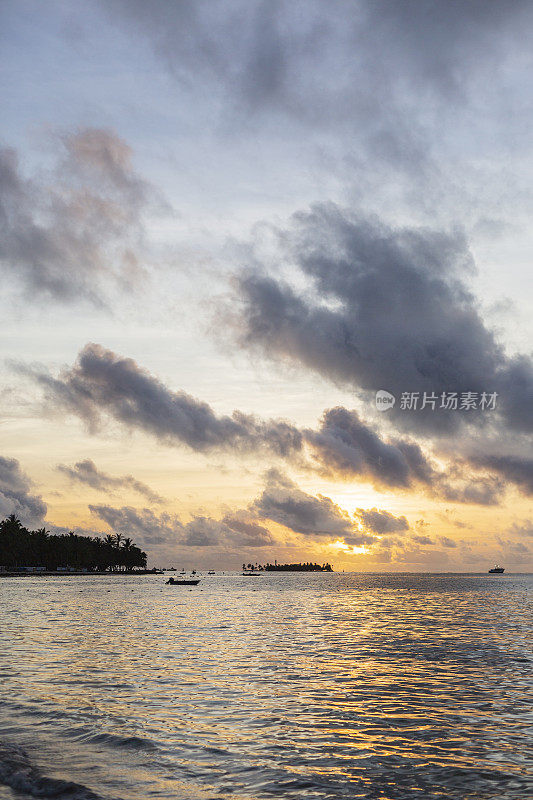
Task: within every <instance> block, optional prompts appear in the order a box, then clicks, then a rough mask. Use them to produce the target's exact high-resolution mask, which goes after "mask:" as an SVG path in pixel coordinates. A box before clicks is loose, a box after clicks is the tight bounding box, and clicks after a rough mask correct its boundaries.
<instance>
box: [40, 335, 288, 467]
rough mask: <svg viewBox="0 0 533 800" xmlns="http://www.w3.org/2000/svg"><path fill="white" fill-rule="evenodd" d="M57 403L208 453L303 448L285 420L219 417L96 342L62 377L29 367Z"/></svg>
mask: <svg viewBox="0 0 533 800" xmlns="http://www.w3.org/2000/svg"><path fill="white" fill-rule="evenodd" d="M24 371H25V372H26V373H27V374H30V375H31V376H32V377H33V378H34V379H35V380H36V381H37V382H38V383H39V384H40V385H41V386H42V387H43V388H44V389H45V392H46V394H47V396H48V397H49V399H50V400H51V402H52V403H53V404H54V405H55V406H59V407H62V408H64V409H66V410H67V411H69V412H71V413H73V414H76V415H77V416H79V417H81V418H82V419H83V420H84V421H85V422H86V423H87V425H88V426H89V428H90V429H91V430H96V429H97V428H98V426H99V425H100V423H101V421H102V417H104V416H105V415H107V416H108V417H111V418H113V419H115V420H117V421H119V422H121V423H123V424H125V425H127V426H128V427H130V428H132V429H137V430H142V431H145V432H147V433H150V434H152V435H154V436H156V437H157V438H158V439H160V440H162V441H165V442H169V443H170V442H171V443H181V444H184V445H187V446H188V447H190V448H191V449H192V450H196V451H199V452H207V451H210V450H214V449H225V448H231V449H234V450H237V451H238V450H242V451H249V450H254V449H261V448H265V449H266V450H269V451H270V452H272V453H275V454H277V455H280V456H287V455H291V454H292V453H294V452H297V451H298V450H300V449H301V446H302V435H301V433H300V432H299V431H298V430H297V429H296V428H294V427H293V426H292V425H290V424H288V423H286V422H283V421H282V420H273V421H268V422H264V421H261V420H259V419H257V418H256V417H254V416H252V415H247V414H243V413H242V412H240V411H234V412H233V414H232V415H231V416H216V414H215V413H214V412H213V410H212V409H211V408H210V406H209V405H208V404H207V403H204V402H202V401H200V400H198V399H196V398H194V397H192V396H191V395H188V394H186V393H185V392H181V391H178V392H174V391H171V390H170V389H168V388H167V387H166V386H165V385H164V384H163V383H162V382H161V381H159V380H158V379H157V378H155V377H154V376H152V375H150V373H148V372H147V371H146V370H144V369H142V368H141V367H139V365H138V364H137V363H136V362H135V361H134V360H133V359H131V358H123V357H121V356H119V355H117V354H116V353H113V352H111V351H110V350H105V349H104V348H103V347H100V346H99V345H96V344H88V345H86V347H84V348H83V350H82V351H81V352H80V354H79V356H78V360H77V362H76V364H75V365H74V366H73V367H72V368H71V369H66V370H64V371H63V373H62V374H61V375H60V377H59V378H54V377H52V376H51V375H50V374H48V373H47V372H44V371H40V370H37V369H28V368H25V369H24Z"/></svg>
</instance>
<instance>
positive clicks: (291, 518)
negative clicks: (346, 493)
mask: <svg viewBox="0 0 533 800" xmlns="http://www.w3.org/2000/svg"><path fill="white" fill-rule="evenodd" d="M250 510H251V511H252V512H253V513H255V514H257V516H259V517H262V518H264V519H271V520H273V521H274V522H277V523H278V524H280V525H283V526H284V527H286V528H289V529H290V530H292V531H294V532H295V533H301V534H303V535H304V536H309V537H313V538H323V537H326V538H329V539H335V538H340V539H343V540H344V541H345V542H346V543H347V544H350V545H360V544H371V543H372V542H374V541H375V537H373V536H370V535H368V534H365V533H362V532H361V531H359V530H358V528H357V525H356V523H355V522H354V520H353V519H352V518H351V517H350V515H349V514H348V513H347V512H346V511H344V510H343V509H341V508H340V507H339V506H337V505H336V504H335V503H334V502H333V501H332V500H331V499H330V498H329V497H324V496H322V495H318V496H317V497H315V496H314V495H310V494H307V493H306V492H303V491H302V490H301V489H299V488H298V486H297V485H296V484H295V483H294V482H293V481H291V480H290V479H289V478H287V477H286V476H285V475H283V474H282V473H280V472H279V471H277V470H269V472H268V474H267V483H266V487H265V489H264V491H263V492H262V493H261V495H260V496H259V497H258V498H257V499H256V500H255V501H254V502H253V503H252V504H251V506H250Z"/></svg>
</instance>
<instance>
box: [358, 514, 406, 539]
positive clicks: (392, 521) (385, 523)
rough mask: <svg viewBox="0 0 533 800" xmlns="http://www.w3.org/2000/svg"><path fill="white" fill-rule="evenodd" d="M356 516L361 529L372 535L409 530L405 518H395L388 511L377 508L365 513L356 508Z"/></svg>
mask: <svg viewBox="0 0 533 800" xmlns="http://www.w3.org/2000/svg"><path fill="white" fill-rule="evenodd" d="M356 515H357V517H358V519H359V520H360V522H361V524H362V526H363V528H365V529H366V530H369V531H372V532H373V533H381V534H383V533H403V532H404V531H407V530H409V523H408V522H407V520H406V518H405V517H395V516H394V515H393V514H391V513H390V512H389V511H382V510H378V509H377V508H372V509H371V510H370V511H365V510H364V509H363V508H358V509H357V511H356Z"/></svg>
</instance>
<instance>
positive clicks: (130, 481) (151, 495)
mask: <svg viewBox="0 0 533 800" xmlns="http://www.w3.org/2000/svg"><path fill="white" fill-rule="evenodd" d="M56 469H57V470H58V471H59V472H62V473H63V474H64V475H66V476H67V477H68V478H69V479H70V480H71V481H74V482H78V483H82V484H85V485H86V486H90V487H91V488H92V489H97V490H99V491H102V492H109V493H113V492H115V491H116V490H117V489H131V490H133V491H134V492H137V493H138V494H141V495H143V496H144V497H146V499H147V500H148V501H149V502H150V503H156V504H159V503H164V502H165V498H164V497H161V495H159V494H157V492H154V491H153V489H151V488H150V487H149V486H147V485H146V484H145V483H142V481H138V480H137V479H136V478H134V477H133V475H122V476H120V477H113V476H112V475H108V474H107V473H106V472H102V471H101V470H99V469H98V468H97V466H96V464H95V463H94V461H91V459H90V458H86V459H84V460H83V461H78V462H77V463H76V464H74V466H73V467H69V466H68V465H66V464H59V465H58V466H57V467H56Z"/></svg>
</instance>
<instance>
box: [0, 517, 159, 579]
mask: <svg viewBox="0 0 533 800" xmlns="http://www.w3.org/2000/svg"><path fill="white" fill-rule="evenodd" d="M146 558H147V556H146V553H144V552H143V551H142V550H141V549H140V548H139V547H137V545H135V544H134V543H133V541H132V540H131V539H130V538H128V537H125V536H122V535H121V534H120V533H117V534H115V535H114V536H112V535H108V536H105V537H104V538H101V537H99V536H79V535H77V534H75V533H74V532H73V531H70V532H69V533H60V534H51V533H50V532H49V531H47V530H46V528H39V529H38V530H35V531H31V530H28V528H25V527H24V525H23V524H22V523H21V521H20V519H18V518H17V517H16V516H15V515H14V514H11V515H10V516H9V517H7V518H6V519H4V520H2V522H0V572H3V573H5V572H25V571H26V572H28V571H29V572H39V571H46V572H58V571H69V570H83V571H87V572H131V571H133V570H145V569H146Z"/></svg>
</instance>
